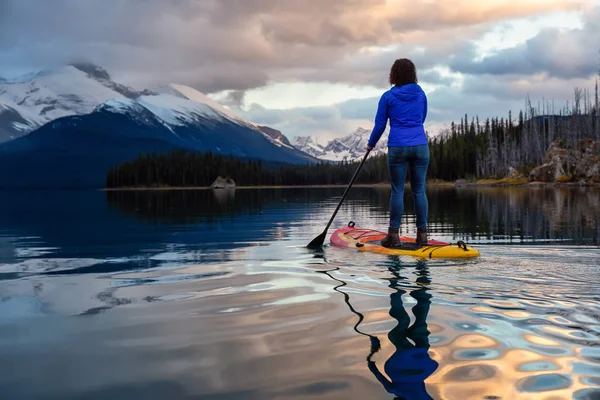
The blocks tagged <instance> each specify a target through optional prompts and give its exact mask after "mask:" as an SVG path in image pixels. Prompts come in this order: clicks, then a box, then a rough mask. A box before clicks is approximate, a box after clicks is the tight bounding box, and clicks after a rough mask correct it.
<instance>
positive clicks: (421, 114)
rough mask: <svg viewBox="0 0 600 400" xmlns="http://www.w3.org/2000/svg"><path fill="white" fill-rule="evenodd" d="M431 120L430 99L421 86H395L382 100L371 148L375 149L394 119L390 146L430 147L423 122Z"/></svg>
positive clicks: (370, 143)
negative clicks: (388, 123) (428, 99)
mask: <svg viewBox="0 0 600 400" xmlns="http://www.w3.org/2000/svg"><path fill="white" fill-rule="evenodd" d="M425 118H427V96H426V95H425V92H424V91H423V89H421V86H419V85H418V84H416V83H409V84H407V85H402V86H393V87H392V88H391V89H389V90H388V91H386V92H385V93H384V94H383V95H382V96H381V98H380V99H379V106H378V108H377V115H376V116H375V127H374V128H373V131H372V132H371V137H370V138H369V143H368V145H369V146H371V147H375V145H376V144H377V142H378V141H379V138H381V135H382V134H383V131H384V130H385V127H386V125H387V120H388V119H389V120H390V133H389V137H388V143H387V145H388V146H417V145H420V144H427V136H426V135H425V128H424V126H423V123H424V122H425Z"/></svg>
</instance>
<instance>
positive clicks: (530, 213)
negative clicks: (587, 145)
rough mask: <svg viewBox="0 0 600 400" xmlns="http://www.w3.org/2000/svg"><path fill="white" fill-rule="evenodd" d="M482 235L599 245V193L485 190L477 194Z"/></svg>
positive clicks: (576, 190)
mask: <svg viewBox="0 0 600 400" xmlns="http://www.w3.org/2000/svg"><path fill="white" fill-rule="evenodd" d="M477 212H478V218H479V219H480V220H482V221H485V223H486V225H485V226H482V228H484V229H482V234H484V235H485V236H486V237H488V238H491V237H492V236H493V235H511V234H512V235H513V236H514V237H517V238H519V239H520V240H525V241H526V240H528V239H549V240H565V239H567V240H571V241H573V242H576V243H587V244H590V241H591V242H593V243H594V244H598V243H599V238H598V228H599V227H600V191H598V190H593V189H592V190H590V189H585V188H527V189H525V188H512V189H497V188H486V189H479V190H478V191H477Z"/></svg>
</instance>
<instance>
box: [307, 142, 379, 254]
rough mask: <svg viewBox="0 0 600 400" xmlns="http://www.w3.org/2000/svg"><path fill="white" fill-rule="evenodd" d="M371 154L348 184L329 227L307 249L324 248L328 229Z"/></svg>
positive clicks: (364, 159)
mask: <svg viewBox="0 0 600 400" xmlns="http://www.w3.org/2000/svg"><path fill="white" fill-rule="evenodd" d="M370 152H371V150H367V152H366V153H365V156H364V157H363V159H362V161H361V163H360V165H359V166H358V168H357V169H356V172H355V173H354V176H353V177H352V179H351V180H350V184H348V187H347V188H346V190H345V191H344V194H343V195H342V199H341V200H340V202H339V203H338V205H337V207H336V208H335V211H334V212H333V215H332V216H331V218H330V219H329V222H328V223H327V226H326V227H325V230H323V233H321V234H320V235H319V236H317V237H316V238H314V239H313V240H312V241H311V242H310V243H309V244H308V246H306V247H307V248H309V249H316V248H319V247H321V246H323V242H325V237H326V236H327V229H329V225H331V223H332V222H333V219H334V218H335V215H336V214H337V212H338V210H339V209H340V206H341V205H342V202H343V201H344V198H345V197H346V195H347V194H348V191H349V190H350V187H352V184H353V183H354V180H355V179H356V177H357V176H358V172H359V171H360V169H361V168H362V166H363V164H364V163H365V161H366V160H367V156H368V155H369V153H370Z"/></svg>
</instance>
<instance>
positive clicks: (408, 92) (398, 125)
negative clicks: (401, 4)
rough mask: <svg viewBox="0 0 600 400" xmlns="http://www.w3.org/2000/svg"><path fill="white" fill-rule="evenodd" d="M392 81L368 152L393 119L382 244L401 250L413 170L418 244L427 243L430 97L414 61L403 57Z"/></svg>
mask: <svg viewBox="0 0 600 400" xmlns="http://www.w3.org/2000/svg"><path fill="white" fill-rule="evenodd" d="M389 82H390V84H391V85H394V86H393V87H392V88H391V89H389V90H388V91H386V92H385V93H384V94H383V95H382V96H381V99H380V100H379V106H378V109H377V115H376V116H375V127H374V128H373V131H372V132H371V137H370V138H369V142H368V144H367V149H368V150H371V149H373V148H374V147H375V145H376V144H377V142H378V141H379V138H381V135H382V134H383V131H384V130H385V127H386V125H387V121H388V119H389V120H390V133H389V137H388V143H387V145H388V168H389V174H390V182H391V185H392V193H391V196H390V226H389V229H388V234H387V236H386V237H385V238H384V239H383V240H382V241H381V244H382V246H384V247H390V248H394V247H401V242H400V238H399V236H398V231H399V228H400V218H401V217H402V212H403V211H404V181H405V179H406V170H407V169H410V187H411V189H412V196H413V200H414V202H415V208H416V214H417V238H416V241H417V244H418V245H425V244H427V211H428V204H427V196H426V194H425V177H426V175H427V167H428V166H429V145H428V142H427V136H426V134H425V128H424V126H423V123H424V122H425V118H426V117H427V96H426V95H425V92H423V89H421V87H420V86H419V85H418V84H417V71H416V68H415V65H414V64H413V62H412V61H411V60H409V59H406V58H401V59H399V60H396V61H395V62H394V65H392V68H391V69H390V77H389Z"/></svg>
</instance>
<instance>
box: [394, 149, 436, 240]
mask: <svg viewBox="0 0 600 400" xmlns="http://www.w3.org/2000/svg"><path fill="white" fill-rule="evenodd" d="M428 166H429V146H428V145H426V144H422V145H419V146H402V147H396V146H390V147H388V168H389V173H390V182H391V184H392V193H391V196H390V228H393V229H397V228H400V219H401V218H402V213H403V211H404V182H405V180H406V171H407V169H409V170H410V188H411V190H412V197H413V200H414V202H415V211H416V214H417V228H426V227H427V211H428V203H427V195H426V194H425V177H426V175H427V167H428Z"/></svg>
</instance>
